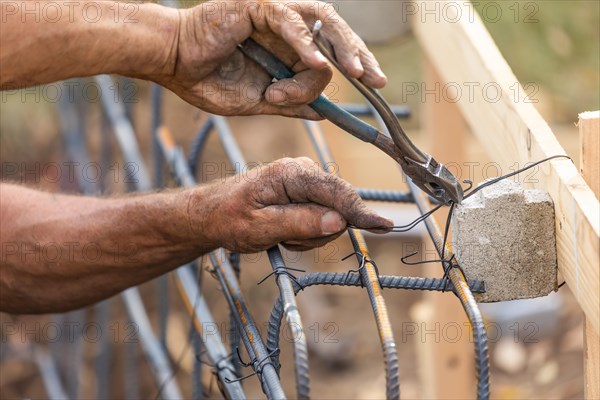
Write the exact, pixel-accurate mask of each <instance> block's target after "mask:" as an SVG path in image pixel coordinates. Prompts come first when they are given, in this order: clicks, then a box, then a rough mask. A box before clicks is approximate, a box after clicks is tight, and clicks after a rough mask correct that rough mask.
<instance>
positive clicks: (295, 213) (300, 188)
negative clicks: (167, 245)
mask: <svg viewBox="0 0 600 400" xmlns="http://www.w3.org/2000/svg"><path fill="white" fill-rule="evenodd" d="M188 212H189V216H190V220H191V225H192V226H193V229H197V235H198V237H200V236H202V237H204V238H208V239H209V241H210V242H211V243H213V244H214V245H215V246H218V247H224V248H226V249H229V250H233V251H240V252H256V251H261V250H265V249H267V248H269V247H271V246H273V245H275V244H277V243H283V244H284V245H285V246H286V247H288V248H291V249H293V250H305V249H309V248H313V247H319V246H322V245H324V244H325V243H327V242H329V241H331V240H333V239H335V238H337V237H338V236H340V235H341V234H342V233H343V232H344V230H345V229H346V226H347V224H348V223H350V224H352V225H355V226H357V227H360V228H378V229H375V230H373V231H374V232H377V233H385V232H386V229H385V228H387V227H391V226H392V225H393V223H392V222H391V221H390V220H388V219H386V218H383V217H380V216H378V215H377V214H375V213H374V212H373V211H371V210H370V209H369V208H367V206H366V205H365V203H363V201H362V200H361V199H360V197H359V196H358V195H357V194H356V192H355V191H354V190H353V189H352V186H350V184H349V183H348V182H346V181H344V180H342V179H340V178H337V177H335V176H333V175H331V174H328V173H325V172H323V171H322V170H321V169H320V167H319V165H318V164H316V163H314V162H313V161H311V160H310V159H308V158H296V159H291V158H285V159H282V160H279V161H275V162H273V163H271V164H268V165H265V166H262V167H259V168H255V169H252V170H249V171H247V172H246V173H244V174H243V175H236V176H234V177H232V178H229V179H227V180H226V181H224V182H217V183H213V184H211V185H208V186H201V187H199V188H198V189H197V191H196V192H194V193H192V197H191V198H190V202H189V207H188ZM382 228H383V229H382Z"/></svg>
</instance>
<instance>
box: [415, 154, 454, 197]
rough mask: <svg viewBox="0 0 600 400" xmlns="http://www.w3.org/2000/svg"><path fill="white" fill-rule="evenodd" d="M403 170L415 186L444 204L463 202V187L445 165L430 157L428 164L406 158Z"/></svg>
mask: <svg viewBox="0 0 600 400" xmlns="http://www.w3.org/2000/svg"><path fill="white" fill-rule="evenodd" d="M403 170H404V172H405V174H406V175H407V176H408V177H409V178H410V179H411V180H412V181H413V182H414V183H415V185H417V186H418V187H419V188H421V189H422V190H423V191H424V192H425V193H427V194H429V195H430V196H431V197H433V198H435V199H437V200H438V201H440V202H442V203H444V204H448V203H450V202H452V203H456V204H460V203H461V202H462V199H463V196H464V192H463V188H462V185H461V184H460V182H459V181H458V179H456V177H455V176H454V175H452V173H451V172H450V171H449V170H448V168H446V166H445V165H444V164H440V163H438V162H437V161H435V159H434V158H433V157H431V156H428V159H427V162H426V163H421V162H418V161H415V160H412V159H410V158H406V166H403Z"/></svg>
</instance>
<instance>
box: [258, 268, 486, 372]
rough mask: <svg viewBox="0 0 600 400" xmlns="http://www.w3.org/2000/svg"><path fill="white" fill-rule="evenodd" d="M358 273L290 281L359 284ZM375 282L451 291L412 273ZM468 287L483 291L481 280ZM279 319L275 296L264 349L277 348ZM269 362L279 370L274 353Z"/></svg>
mask: <svg viewBox="0 0 600 400" xmlns="http://www.w3.org/2000/svg"><path fill="white" fill-rule="evenodd" d="M361 279H362V278H361V276H360V275H358V274H356V273H350V272H347V273H339V272H315V273H309V274H306V275H302V276H300V277H298V278H297V279H296V281H295V282H294V292H295V293H298V292H299V291H301V290H303V289H305V288H308V287H311V286H315V285H329V286H355V287H356V286H361V284H362V280H361ZM379 281H380V282H381V287H383V288H386V289H387V288H389V289H408V290H432V291H444V290H452V289H453V286H452V284H449V283H448V281H447V280H445V279H437V278H419V277H414V276H388V275H380V276H379ZM469 287H470V288H471V290H472V291H474V292H484V291H485V283H484V282H482V281H471V282H469ZM282 319H283V302H282V301H281V298H278V299H277V301H276V302H275V304H274V306H273V309H272V310H271V315H270V317H269V325H268V328H267V348H268V349H269V350H273V349H277V348H279V332H280V330H281V321H282ZM271 359H272V361H273V365H274V366H275V368H277V370H278V371H279V369H280V367H281V365H280V363H279V357H278V355H276V354H275V355H273V356H272V357H271Z"/></svg>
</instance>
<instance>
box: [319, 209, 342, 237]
mask: <svg viewBox="0 0 600 400" xmlns="http://www.w3.org/2000/svg"><path fill="white" fill-rule="evenodd" d="M345 226H346V223H345V221H344V219H343V218H342V216H341V215H340V213H338V212H337V211H327V212H326V213H325V214H323V216H322V217H321V231H322V232H323V235H333V234H334V233H338V232H339V231H341V230H342V229H344V227H345Z"/></svg>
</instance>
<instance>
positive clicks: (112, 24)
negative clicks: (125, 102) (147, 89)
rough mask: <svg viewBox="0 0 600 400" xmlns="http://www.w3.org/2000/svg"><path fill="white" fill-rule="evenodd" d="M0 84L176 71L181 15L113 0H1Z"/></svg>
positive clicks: (146, 76)
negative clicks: (16, 0) (99, 75)
mask: <svg viewBox="0 0 600 400" xmlns="http://www.w3.org/2000/svg"><path fill="white" fill-rule="evenodd" d="M0 7H1V15H2V23H1V24H0V25H1V34H0V89H10V88H21V87H26V86H32V85H37V84H44V83H49V82H54V81H57V80H63V79H68V78H72V77H82V76H92V75H97V74H121V75H126V76H131V77H137V78H143V79H149V80H154V81H157V80H161V79H164V78H165V77H168V76H170V75H172V74H173V73H174V70H175V64H176V58H177V43H178V34H179V12H178V11H177V10H175V9H170V8H167V7H162V6H159V5H156V4H137V3H136V4H132V3H120V2H114V1H40V0H29V1H21V2H15V1H0Z"/></svg>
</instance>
